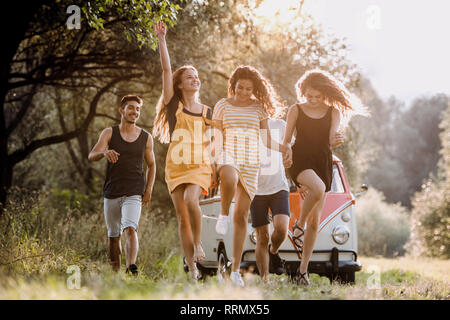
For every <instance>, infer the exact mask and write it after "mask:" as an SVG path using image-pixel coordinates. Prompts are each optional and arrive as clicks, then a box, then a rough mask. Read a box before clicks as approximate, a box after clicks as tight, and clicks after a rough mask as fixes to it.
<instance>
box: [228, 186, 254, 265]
mask: <svg viewBox="0 0 450 320" xmlns="http://www.w3.org/2000/svg"><path fill="white" fill-rule="evenodd" d="M250 204H251V200H250V197H249V196H248V194H247V192H246V191H245V189H244V187H243V186H242V184H240V183H239V184H238V188H237V195H236V203H235V205H234V215H233V223H234V232H233V264H232V271H234V272H237V271H239V268H240V265H241V259H242V251H243V250H244V242H245V237H246V236H247V224H248V211H249V210H250Z"/></svg>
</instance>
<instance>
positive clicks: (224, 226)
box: [216, 215, 230, 236]
mask: <svg viewBox="0 0 450 320" xmlns="http://www.w3.org/2000/svg"><path fill="white" fill-rule="evenodd" d="M229 223H230V217H229V216H224V215H219V219H217V224H216V232H217V233H218V234H220V235H221V236H223V235H226V234H227V231H228V224H229Z"/></svg>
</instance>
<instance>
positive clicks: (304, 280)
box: [296, 270, 311, 287]
mask: <svg viewBox="0 0 450 320" xmlns="http://www.w3.org/2000/svg"><path fill="white" fill-rule="evenodd" d="M296 282H297V285H299V286H305V287H308V286H309V285H310V284H311V282H310V281H309V273H308V271H306V272H305V273H301V272H300V270H298V271H297V279H296Z"/></svg>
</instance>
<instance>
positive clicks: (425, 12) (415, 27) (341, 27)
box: [259, 0, 450, 104]
mask: <svg viewBox="0 0 450 320" xmlns="http://www.w3.org/2000/svg"><path fill="white" fill-rule="evenodd" d="M299 2H300V1H298V0H264V2H263V3H262V5H261V8H260V11H259V12H260V13H262V14H264V15H266V16H269V15H270V14H273V12H275V11H276V10H278V9H281V12H288V10H287V8H288V7H291V6H298V3H299ZM303 10H305V11H306V12H308V13H310V14H311V15H312V16H313V17H314V18H315V19H316V20H317V21H318V22H319V23H321V24H322V26H323V28H324V30H325V32H326V33H329V34H335V35H336V36H338V37H346V38H347V43H348V44H349V45H350V48H351V49H350V50H351V53H350V56H349V57H350V59H351V60H353V61H354V62H355V63H356V64H357V65H358V66H359V67H360V68H361V71H362V73H363V74H364V75H365V76H366V77H368V78H369V79H370V80H371V81H372V84H373V85H374V87H375V88H376V89H377V91H378V93H379V94H380V95H381V97H383V98H387V97H389V96H391V95H395V96H396V97H397V98H398V99H400V100H403V101H405V102H406V103H408V104H409V103H410V102H411V101H412V99H414V98H415V97H417V96H420V95H422V94H434V93H438V92H444V93H447V94H449V95H450V79H449V75H450V18H449V14H450V1H448V0H305V2H304V6H303Z"/></svg>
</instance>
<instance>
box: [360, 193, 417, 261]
mask: <svg viewBox="0 0 450 320" xmlns="http://www.w3.org/2000/svg"><path fill="white" fill-rule="evenodd" d="M356 221H357V225H358V252H359V254H362V255H366V256H376V255H382V256H385V257H394V256H398V255H403V254H405V249H404V245H405V244H406V242H407V241H408V239H409V235H410V227H409V226H410V222H409V217H408V214H407V210H406V208H405V207H402V206H401V205H400V204H390V203H387V202H386V201H385V197H384V195H383V194H382V193H381V192H380V191H377V190H375V189H369V191H367V193H366V194H365V195H363V196H361V198H359V199H358V200H357V202H356Z"/></svg>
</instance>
